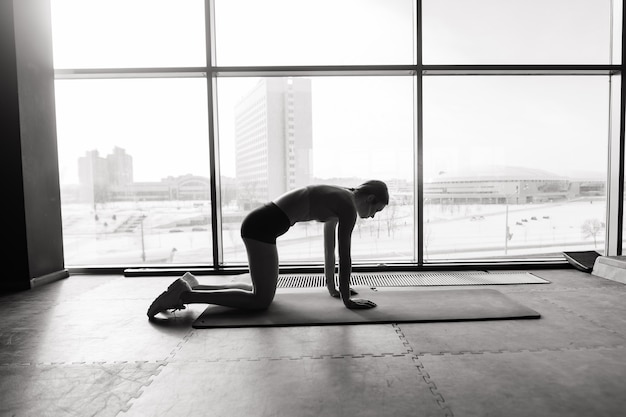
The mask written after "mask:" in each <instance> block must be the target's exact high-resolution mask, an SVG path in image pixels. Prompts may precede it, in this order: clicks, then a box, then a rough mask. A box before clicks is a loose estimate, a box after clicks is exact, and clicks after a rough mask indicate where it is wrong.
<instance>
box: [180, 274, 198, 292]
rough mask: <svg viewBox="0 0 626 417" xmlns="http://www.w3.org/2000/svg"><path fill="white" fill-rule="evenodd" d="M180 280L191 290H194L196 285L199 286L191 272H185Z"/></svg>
mask: <svg viewBox="0 0 626 417" xmlns="http://www.w3.org/2000/svg"><path fill="white" fill-rule="evenodd" d="M181 279H182V280H183V281H187V284H189V286H190V287H191V288H194V287H196V286H198V285H200V283H199V282H198V280H197V279H196V277H195V276H194V275H193V274H192V273H191V272H185V275H183V276H182V277H181Z"/></svg>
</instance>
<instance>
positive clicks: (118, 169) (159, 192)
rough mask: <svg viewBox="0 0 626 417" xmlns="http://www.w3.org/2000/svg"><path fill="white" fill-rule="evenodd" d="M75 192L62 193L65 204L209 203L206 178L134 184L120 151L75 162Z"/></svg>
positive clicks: (127, 161) (130, 164) (130, 168)
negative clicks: (78, 202)
mask: <svg viewBox="0 0 626 417" xmlns="http://www.w3.org/2000/svg"><path fill="white" fill-rule="evenodd" d="M78 180H79V186H78V188H77V189H71V190H70V189H67V190H65V192H64V200H65V201H81V202H92V203H103V202H112V201H167V200H209V199H210V198H211V184H210V181H209V179H208V178H206V177H199V176H195V175H181V176H178V177H172V176H169V177H167V178H164V179H162V180H161V181H159V182H134V181H133V158H132V156H130V155H128V154H127V153H126V151H125V150H124V149H122V148H119V147H115V148H114V149H113V153H112V154H109V155H107V156H106V158H103V157H101V156H100V154H99V153H98V151H97V150H93V151H89V152H86V153H85V156H83V157H80V158H79V159H78Z"/></svg>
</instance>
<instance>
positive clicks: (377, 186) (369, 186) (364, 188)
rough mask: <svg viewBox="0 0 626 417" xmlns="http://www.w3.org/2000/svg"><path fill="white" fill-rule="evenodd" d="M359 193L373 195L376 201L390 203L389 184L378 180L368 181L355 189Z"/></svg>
mask: <svg viewBox="0 0 626 417" xmlns="http://www.w3.org/2000/svg"><path fill="white" fill-rule="evenodd" d="M354 191H355V193H357V194H365V195H373V196H374V197H375V198H376V202H381V203H384V204H385V205H387V204H389V190H387V184H385V183H384V182H382V181H378V180H370V181H366V182H364V183H363V184H361V185H359V186H358V187H356V188H355V189H354Z"/></svg>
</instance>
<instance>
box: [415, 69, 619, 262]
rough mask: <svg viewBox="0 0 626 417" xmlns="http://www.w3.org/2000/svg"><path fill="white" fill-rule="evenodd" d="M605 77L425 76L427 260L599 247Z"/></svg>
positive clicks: (606, 100) (605, 127) (603, 205)
mask: <svg viewBox="0 0 626 417" xmlns="http://www.w3.org/2000/svg"><path fill="white" fill-rule="evenodd" d="M608 103H609V79H608V77H599V76H596V77H573V76H571V77H556V76H550V77H513V76H509V77H425V78H424V155H425V158H424V175H425V180H424V182H425V184H424V222H425V225H424V227H425V229H424V256H425V258H426V260H441V259H478V258H480V259H485V258H496V257H529V256H530V257H535V256H561V255H560V252H562V251H566V250H594V249H595V250H598V251H599V252H602V250H603V247H604V228H605V225H606V220H605V216H606V213H605V209H606V196H605V193H606V190H605V184H606V169H607V152H608V149H607V143H608V140H607V138H608V118H607V115H608Z"/></svg>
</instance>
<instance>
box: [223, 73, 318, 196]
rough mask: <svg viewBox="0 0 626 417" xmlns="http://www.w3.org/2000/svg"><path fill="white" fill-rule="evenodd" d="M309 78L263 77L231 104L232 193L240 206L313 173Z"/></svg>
mask: <svg viewBox="0 0 626 417" xmlns="http://www.w3.org/2000/svg"><path fill="white" fill-rule="evenodd" d="M312 137H313V133H312V104H311V80H309V79H303V78H279V77H276V78H265V79H262V80H261V81H259V83H258V84H257V85H256V86H255V87H254V89H253V90H252V91H250V93H249V94H248V95H246V96H245V97H244V98H242V99H241V101H239V103H237V105H236V108H235V143H236V145H235V146H236V157H235V163H236V176H237V199H238V201H239V203H240V204H241V205H242V206H243V207H244V208H249V207H253V206H256V205H258V204H261V203H263V202H265V201H268V200H271V199H272V198H274V197H276V196H278V195H280V194H282V193H284V192H286V191H289V190H292V189H295V188H298V187H301V186H304V185H307V184H308V183H309V182H310V179H311V176H312V141H313V140H312Z"/></svg>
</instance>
